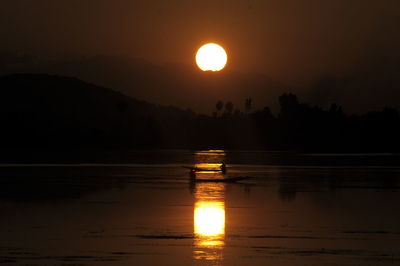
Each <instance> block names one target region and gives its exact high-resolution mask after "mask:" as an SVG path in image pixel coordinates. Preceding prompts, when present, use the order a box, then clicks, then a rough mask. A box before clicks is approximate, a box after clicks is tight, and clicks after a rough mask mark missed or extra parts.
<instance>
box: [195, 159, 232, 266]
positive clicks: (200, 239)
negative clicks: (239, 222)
mask: <svg viewBox="0 0 400 266" xmlns="http://www.w3.org/2000/svg"><path fill="white" fill-rule="evenodd" d="M207 153H209V155H208V156H207V157H208V158H206V159H207V160H206V161H208V162H207V163H204V161H198V164H196V166H197V167H201V168H206V169H215V168H217V166H218V165H220V163H219V162H220V160H221V157H223V156H221V151H218V152H213V151H208V152H207ZM204 154H205V152H201V157H203V156H204ZM213 155H216V156H215V159H216V160H215V161H214V160H213V159H214V158H212V157H213ZM202 159H204V157H203V158H202ZM202 175H207V173H203V174H202ZM208 175H212V176H215V175H221V173H208ZM198 178H202V176H198ZM217 178H221V176H220V177H217ZM194 198H195V203H194V215H193V218H194V229H193V230H194V235H195V242H194V251H193V257H194V259H196V260H206V261H208V262H211V263H212V265H220V264H221V263H222V260H223V248H224V245H225V224H226V221H225V184H224V183H212V182H210V183H208V182H205V183H195V187H194Z"/></svg>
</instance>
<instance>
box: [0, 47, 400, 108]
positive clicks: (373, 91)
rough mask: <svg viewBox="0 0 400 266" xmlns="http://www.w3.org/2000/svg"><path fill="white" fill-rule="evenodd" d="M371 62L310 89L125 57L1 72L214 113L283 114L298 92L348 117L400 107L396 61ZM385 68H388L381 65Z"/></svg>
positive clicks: (31, 62)
mask: <svg viewBox="0 0 400 266" xmlns="http://www.w3.org/2000/svg"><path fill="white" fill-rule="evenodd" d="M375 63H376V64H374V63H373V62H369V63H366V64H365V65H363V66H362V67H359V68H358V69H354V71H353V72H351V73H347V74H342V75H341V76H338V77H335V76H331V77H324V78H321V79H320V80H318V81H316V82H315V83H314V84H313V85H311V86H310V87H309V88H300V87H294V86H289V85H286V84H285V83H284V82H280V81H276V80H274V79H271V78H268V77H267V76H265V75H262V74H254V73H238V72H233V71H231V70H230V69H229V65H228V67H227V69H225V70H223V71H221V72H218V73H210V72H201V71H199V70H198V69H197V67H196V66H195V65H191V66H188V65H180V64H166V65H156V64H152V63H149V62H147V61H145V60H142V59H135V58H130V57H123V56H94V57H82V58H75V59H69V60H65V59H41V58H37V57H32V56H15V55H8V56H5V55H3V56H0V74H12V73H21V72H22V73H49V74H55V75H62V76H71V77H77V78H79V79H81V80H84V81H87V82H90V83H94V84H99V85H101V86H105V87H110V88H113V89H114V90H117V91H120V92H122V93H124V94H126V95H128V96H131V97H134V98H137V99H141V100H146V101H149V102H153V103H158V104H163V105H173V106H177V107H181V108H183V109H186V108H190V109H192V110H194V111H197V112H202V113H206V114H211V113H212V112H213V111H215V103H216V102H217V101H218V100H222V101H224V102H227V101H232V102H233V103H234V105H235V108H238V109H241V110H243V109H244V101H245V99H246V98H252V99H253V103H254V106H255V107H257V108H263V107H264V106H269V107H270V108H271V110H273V111H274V112H276V111H278V108H279V106H278V102H277V100H276V99H277V98H278V97H279V95H281V94H283V93H285V92H288V91H290V92H294V93H296V94H297V95H298V96H299V97H300V98H301V99H302V100H304V101H306V102H309V103H313V104H317V105H320V106H322V107H325V108H328V107H329V106H330V104H331V103H333V102H336V103H338V104H340V105H342V106H343V108H344V110H345V111H346V112H347V113H364V112H367V111H371V110H380V109H382V108H383V107H385V106H390V107H394V108H397V109H400V100H399V97H397V95H398V92H399V91H400V69H399V66H398V64H397V63H396V62H395V60H394V61H393V60H392V61H385V62H375ZM383 65H384V66H385V67H384V68H383V67H381V66H383Z"/></svg>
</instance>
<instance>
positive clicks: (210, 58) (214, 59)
mask: <svg viewBox="0 0 400 266" xmlns="http://www.w3.org/2000/svg"><path fill="white" fill-rule="evenodd" d="M227 61H228V55H227V54H226V52H225V50H224V48H222V47H221V46H220V45H218V44H216V43H207V44H205V45H203V46H202V47H200V49H199V50H198V51H197V54H196V63H197V66H198V67H199V68H200V69H201V70H203V71H220V70H222V69H223V68H224V67H225V65H226V62H227Z"/></svg>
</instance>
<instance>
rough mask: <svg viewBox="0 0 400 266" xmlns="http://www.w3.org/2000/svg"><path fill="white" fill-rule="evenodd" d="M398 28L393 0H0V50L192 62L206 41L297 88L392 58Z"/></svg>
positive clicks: (234, 62) (398, 6)
mask: <svg viewBox="0 0 400 266" xmlns="http://www.w3.org/2000/svg"><path fill="white" fill-rule="evenodd" d="M399 25H400V1H398V0H376V1H375V0H373V1H368V0H279V1H276V0H274V1H272V0H259V1H257V0H226V1H218V0H201V1H188V0H175V1H167V0H152V1H151V0H146V1H131V0H112V1H111V0H97V1H94V0H85V1H83V0H68V1H61V0H60V1H55V0H24V1H23V0H2V1H1V2H0V34H1V36H2V38H1V42H0V52H2V53H4V52H18V53H28V54H34V55H42V56H48V55H49V56H53V57H54V56H56V57H58V56H64V55H95V54H109V55H128V56H132V57H141V58H144V59H146V60H149V61H151V62H154V63H166V62H173V63H183V64H193V63H194V61H193V58H194V53H195V51H196V49H197V47H198V46H199V45H200V44H201V43H203V42H209V41H214V42H218V43H220V44H222V45H223V46H224V47H225V48H226V49H227V50H228V53H229V67H230V68H232V69H234V70H239V71H242V72H249V71H257V72H261V73H265V74H267V75H269V76H271V77H273V78H277V79H280V80H282V81H284V82H288V83H298V84H302V83H303V84H304V82H306V81H309V80H312V79H314V78H315V77H319V76H324V75H336V74H337V73H341V72H343V71H351V70H352V69H353V68H357V67H358V66H360V65H361V64H365V63H368V62H369V61H371V62H373V61H374V60H375V59H376V58H381V57H382V58H384V57H394V56H395V57H398V56H399V54H400V53H399V47H400V41H399V40H400V37H399V35H400V34H399V33H398V26H399Z"/></svg>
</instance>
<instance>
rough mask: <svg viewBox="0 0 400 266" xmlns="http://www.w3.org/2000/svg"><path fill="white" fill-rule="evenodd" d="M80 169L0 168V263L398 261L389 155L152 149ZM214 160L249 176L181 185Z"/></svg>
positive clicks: (393, 160)
mask: <svg viewBox="0 0 400 266" xmlns="http://www.w3.org/2000/svg"><path fill="white" fill-rule="evenodd" d="M93 158H96V159H95V160H93ZM80 160H81V163H80V164H79V163H77V162H71V161H70V160H67V161H60V162H59V163H58V164H54V160H53V164H44V163H42V164H34V165H33V164H13V163H3V164H1V165H0V174H1V178H0V211H1V212H0V264H4V265H397V264H400V209H399V204H400V183H399V181H400V164H399V162H400V161H399V156H396V155H390V154H348V155H341V154H330V155H329V154H328V155H326V154H325V155H318V154H308V155H304V154H291V153H267V152H224V151H200V152H193V151H152V152H131V153H124V154H118V153H116V154H102V155H101V154H95V155H93V156H92V157H91V156H88V157H87V158H86V159H85V158H83V159H82V158H80ZM221 161H225V162H226V163H227V165H228V174H227V176H229V177H234V176H251V177H252V178H251V179H248V180H244V181H241V182H239V183H199V182H192V181H190V179H189V175H188V170H186V169H184V168H182V167H181V166H189V165H194V164H196V165H198V166H200V167H206V168H217V167H218V165H216V164H215V163H219V162H221ZM66 162H67V163H66ZM86 162H90V163H86ZM197 178H207V179H210V178H221V176H220V174H218V173H204V172H203V173H199V174H198V176H197Z"/></svg>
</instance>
